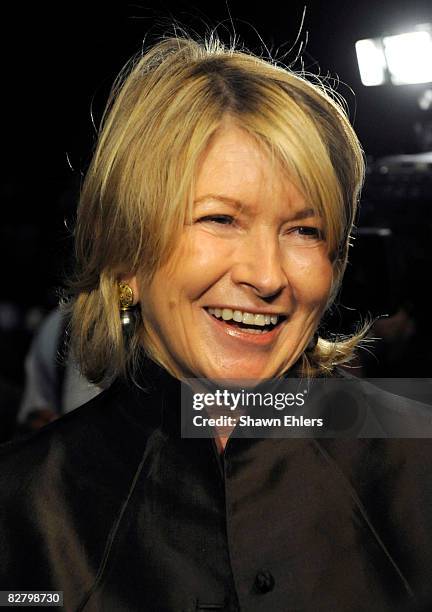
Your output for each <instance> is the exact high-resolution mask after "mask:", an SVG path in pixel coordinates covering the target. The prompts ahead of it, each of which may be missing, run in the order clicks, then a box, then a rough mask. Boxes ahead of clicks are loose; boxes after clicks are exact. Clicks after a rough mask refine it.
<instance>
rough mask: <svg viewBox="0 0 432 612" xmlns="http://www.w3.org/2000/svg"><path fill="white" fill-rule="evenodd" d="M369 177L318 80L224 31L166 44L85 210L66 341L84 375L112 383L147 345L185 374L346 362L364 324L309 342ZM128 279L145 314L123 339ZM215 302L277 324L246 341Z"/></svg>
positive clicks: (103, 154) (129, 109)
mask: <svg viewBox="0 0 432 612" xmlns="http://www.w3.org/2000/svg"><path fill="white" fill-rule="evenodd" d="M363 173H364V165H363V157H362V152H361V148H360V145H359V143H358V140H357V138H356V136H355V134H354V132H353V130H352V128H351V126H350V124H349V121H348V119H347V118H346V116H345V113H344V111H343V110H342V108H341V107H340V106H339V105H338V104H337V103H336V102H335V100H334V99H333V98H332V97H331V96H330V95H329V92H328V91H326V89H325V88H324V86H322V85H320V84H318V83H316V84H312V83H310V82H308V81H307V80H305V79H304V78H303V77H302V76H301V75H298V74H295V73H293V72H291V71H288V70H286V69H284V68H283V67H282V66H277V65H276V64H275V63H270V62H267V61H264V60H262V59H259V58H257V57H255V56H253V55H249V54H246V53H242V52H239V51H235V50H234V49H224V47H223V45H222V44H220V43H219V42H218V40H217V39H216V38H213V39H211V40H209V41H208V42H207V43H206V44H204V45H201V44H198V43H196V42H194V41H192V40H189V39H169V40H165V41H163V42H161V43H159V44H158V45H156V46H155V47H154V48H153V49H151V50H150V51H149V52H148V53H147V54H145V55H144V56H143V57H142V58H140V59H139V60H136V61H135V62H132V63H131V66H130V70H129V71H126V72H125V73H124V74H122V77H121V79H120V80H119V81H118V83H117V85H116V87H115V88H114V91H113V95H112V97H111V100H110V103H109V105H108V109H107V113H106V115H105V119H104V123H103V127H102V130H101V133H100V137H99V142H98V146H97V148H96V152H95V155H94V158H93V162H92V164H91V166H90V168H89V171H88V173H87V177H86V180H85V183H84V187H83V191H82V196H81V202H80V209H79V214H78V224H77V257H78V263H79V265H80V274H79V276H78V278H77V280H76V282H75V284H74V289H75V292H76V293H77V299H76V301H75V302H74V305H73V319H72V329H73V332H72V339H73V341H74V347H75V352H76V353H77V355H78V360H79V362H80V364H81V367H82V369H83V371H84V373H85V374H86V375H87V377H88V378H89V379H90V380H92V381H94V382H98V383H100V382H101V381H104V380H106V379H112V378H114V377H115V376H117V375H118V373H119V372H123V373H124V372H126V371H127V369H128V367H129V366H130V365H131V364H132V369H134V368H135V367H136V365H137V364H139V363H140V362H141V359H140V357H139V354H140V353H141V352H142V349H143V348H144V350H145V351H146V353H147V355H148V356H149V357H150V358H151V359H152V360H154V361H156V362H157V363H159V364H160V365H162V366H163V367H164V368H165V369H167V370H168V371H169V372H170V373H171V374H173V375H174V376H176V377H181V376H208V377H215V376H216V377H218V376H222V375H226V374H227V373H228V372H230V373H231V375H232V376H234V375H240V374H241V373H242V375H243V376H244V377H248V376H249V377H258V378H259V377H272V376H280V375H282V374H283V373H284V372H287V371H288V370H289V369H290V368H291V367H292V366H293V365H294V364H297V367H298V369H299V372H303V373H306V374H313V373H317V372H321V373H322V372H327V373H330V372H331V370H332V369H333V367H334V366H335V365H336V364H337V363H340V362H343V361H347V360H349V358H350V357H351V356H352V352H353V348H354V347H355V345H356V344H357V342H358V340H359V339H360V337H361V335H362V334H359V336H357V337H356V336H353V337H352V338H349V339H347V340H345V341H344V342H335V343H331V342H328V341H326V340H324V339H318V341H317V343H316V346H315V348H314V350H313V351H309V352H306V351H305V348H306V346H307V345H308V343H309V342H310V341H311V339H312V338H313V336H314V333H315V331H316V328H317V326H318V323H319V321H320V318H321V316H322V314H323V312H324V311H325V310H326V309H327V308H328V307H329V305H330V304H331V303H332V301H333V299H334V297H335V295H336V293H337V290H338V288H339V285H340V282H341V279H342V275H343V271H344V269H345V266H346V261H347V253H348V241H349V233H350V230H351V226H352V223H353V219H354V216H355V211H356V206H357V200H358V196H359V190H360V187H361V183H362V180H363ZM126 177H127V178H126ZM161 221H162V222H161ZM300 221H301V222H302V224H301V225H299V223H298V222H300ZM306 247H307V248H306ZM312 247H313V248H312ZM119 280H125V281H127V282H129V283H130V286H131V287H132V288H133V290H134V296H135V303H136V302H139V304H140V309H141V313H142V319H141V323H140V324H139V325H137V327H136V329H135V330H134V334H133V338H132V339H131V342H130V343H129V345H128V347H127V349H126V348H125V345H124V342H123V339H122V332H121V327H120V322H119V320H118V317H117V316H116V309H115V305H116V303H117V286H118V282H119ZM209 307H217V308H220V309H221V310H224V309H225V311H226V312H228V311H229V310H233V311H240V312H242V313H250V314H262V315H264V317H265V316H266V315H267V316H276V315H283V320H282V317H281V318H280V322H279V325H277V326H276V328H275V329H274V330H273V331H270V330H268V329H265V330H260V331H261V332H262V333H261V335H260V337H259V338H258V337H255V336H254V338H253V339H252V335H251V333H250V332H246V331H245V330H243V331H240V328H238V329H236V330H235V329H234V328H233V326H232V324H231V325H230V324H225V325H224V324H221V322H220V321H219V322H218V321H213V320H212V318H209V317H208V316H207V315H208V308H209ZM236 317H237V318H238V317H239V315H238V314H236ZM222 319H223V320H225V319H224V318H223V317H222ZM259 320H260V319H258V321H259ZM255 335H256V336H257V334H255ZM234 364H236V365H235V367H234ZM233 368H234V370H233Z"/></svg>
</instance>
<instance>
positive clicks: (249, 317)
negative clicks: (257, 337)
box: [208, 308, 279, 331]
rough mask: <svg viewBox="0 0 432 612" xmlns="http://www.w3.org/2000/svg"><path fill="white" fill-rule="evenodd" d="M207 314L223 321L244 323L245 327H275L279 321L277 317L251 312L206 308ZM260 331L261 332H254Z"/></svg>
mask: <svg viewBox="0 0 432 612" xmlns="http://www.w3.org/2000/svg"><path fill="white" fill-rule="evenodd" d="M208 312H209V313H210V314H211V315H213V316H215V317H217V318H218V319H220V318H221V317H222V319H223V320H224V321H230V320H231V319H233V320H234V321H236V322H237V323H245V324H246V325H257V326H259V327H264V326H265V325H270V323H272V324H273V325H276V323H277V322H278V320H279V316H278V315H267V314H253V313H252V312H243V311H242V310H232V309H231V308H222V309H221V308H208ZM256 331H261V330H256Z"/></svg>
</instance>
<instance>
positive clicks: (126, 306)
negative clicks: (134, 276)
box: [118, 282, 134, 311]
mask: <svg viewBox="0 0 432 612" xmlns="http://www.w3.org/2000/svg"><path fill="white" fill-rule="evenodd" d="M118 291H119V303H120V310H123V311H124V310H130V308H131V307H132V304H133V301H134V294H133V291H132V287H130V286H129V285H128V284H127V283H123V282H120V283H119V285H118Z"/></svg>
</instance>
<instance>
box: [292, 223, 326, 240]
mask: <svg viewBox="0 0 432 612" xmlns="http://www.w3.org/2000/svg"><path fill="white" fill-rule="evenodd" d="M293 230H294V231H295V232H297V233H298V234H299V235H300V236H305V237H306V238H315V239H317V240H323V238H324V233H323V232H322V230H320V229H319V228H318V227H311V226H309V225H304V226H301V227H295V228H293Z"/></svg>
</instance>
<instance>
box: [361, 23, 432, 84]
mask: <svg viewBox="0 0 432 612" xmlns="http://www.w3.org/2000/svg"><path fill="white" fill-rule="evenodd" d="M383 43H384V51H385V57H386V59H387V66H388V69H389V72H390V77H391V81H392V83H393V84H394V85H405V84H409V83H429V82H430V81H432V36H431V34H430V32H426V31H424V32H409V33H406V34H398V35H396V36H386V37H385V38H384V39H383ZM362 80H363V79H362Z"/></svg>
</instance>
